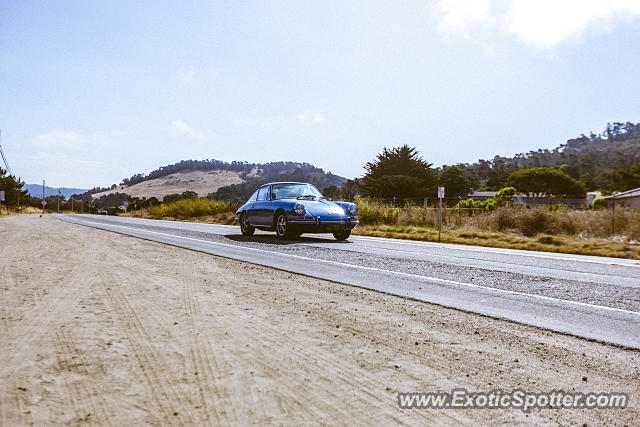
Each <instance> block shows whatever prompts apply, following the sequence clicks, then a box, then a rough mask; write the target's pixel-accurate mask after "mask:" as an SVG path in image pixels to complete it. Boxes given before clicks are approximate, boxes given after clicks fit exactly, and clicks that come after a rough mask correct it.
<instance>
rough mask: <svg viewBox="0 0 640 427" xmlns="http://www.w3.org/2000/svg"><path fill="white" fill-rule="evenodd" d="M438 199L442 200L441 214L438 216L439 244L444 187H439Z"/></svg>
mask: <svg viewBox="0 0 640 427" xmlns="http://www.w3.org/2000/svg"><path fill="white" fill-rule="evenodd" d="M438 199H440V213H439V214H438V243H440V233H442V199H444V187H438Z"/></svg>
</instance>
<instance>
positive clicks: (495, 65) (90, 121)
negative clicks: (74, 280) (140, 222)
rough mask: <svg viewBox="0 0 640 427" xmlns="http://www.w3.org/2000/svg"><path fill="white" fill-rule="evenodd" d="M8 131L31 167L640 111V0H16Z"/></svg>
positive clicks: (3, 60)
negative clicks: (396, 0) (397, 0)
mask: <svg viewBox="0 0 640 427" xmlns="http://www.w3.org/2000/svg"><path fill="white" fill-rule="evenodd" d="M0 17H1V19H0V129H1V130H2V139H1V140H0V144H1V145H2V148H3V149H4V152H5V155H6V156H7V160H8V161H9V164H10V166H11V169H12V170H13V172H14V173H15V174H16V175H17V176H20V177H21V178H22V179H23V180H25V181H26V182H28V183H38V182H42V179H46V180H47V185H51V186H65V187H80V188H91V187H95V186H109V185H111V184H113V183H119V182H120V181H121V180H122V179H123V178H126V177H130V176H131V175H133V174H136V173H148V172H150V171H151V170H154V169H156V168H157V167H160V166H163V165H167V164H171V163H175V162H178V161H180V160H184V159H220V160H226V161H231V160H240V161H248V162H260V163H262V162H269V161H286V160H289V161H300V162H309V163H312V164H314V165H316V166H318V167H321V168H323V169H325V170H326V171H331V172H333V173H336V174H339V175H342V176H345V177H348V178H353V177H356V176H361V175H362V174H363V173H364V169H363V167H364V165H365V164H366V163H367V162H368V161H371V160H373V159H374V158H375V156H376V154H377V153H379V152H380V151H381V150H382V148H383V147H393V146H398V145H402V144H409V145H411V146H414V147H416V148H417V149H418V150H419V151H420V154H421V155H422V156H423V157H424V158H425V159H426V160H428V161H429V162H431V163H433V164H434V166H441V165H444V164H448V165H450V164H455V163H459V162H474V161H476V160H478V159H491V158H493V156H495V155H497V154H499V155H505V156H511V155H514V154H516V153H520V152H527V151H530V150H537V149H539V148H553V147H556V146H557V145H559V144H562V143H564V142H566V140H567V139H570V138H574V137H577V136H578V135H580V134H581V133H585V134H588V133H589V132H590V131H595V132H596V133H598V132H601V131H602V130H603V129H604V127H605V125H606V123H607V122H614V121H620V122H626V121H632V122H640V78H639V77H638V76H640V1H638V0H432V1H427V0H423V1H417V0H415V1H411V0H405V1H399V2H395V1H392V2H390V1H375V0H367V1H356V0H350V1H330V0H325V1H316V2H309V1H287V2H285V1H278V0H273V1H255V2H254V1H243V2H236V1H175V2H173V1H135V2H131V1H128V0H127V1H117V0H111V1H108V2H104V1H90V0H81V1H66V0H59V1H46V0H45V1H31V0H1V1H0Z"/></svg>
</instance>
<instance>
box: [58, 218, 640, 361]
mask: <svg viewBox="0 0 640 427" xmlns="http://www.w3.org/2000/svg"><path fill="white" fill-rule="evenodd" d="M56 217H58V218H59V219H62V220H65V221H69V222H73V223H76V224H80V225H85V226H90V227H96V228H101V229H104V230H108V231H113V232H117V233H122V234H126V235H130V236H135V237H139V238H143V239H147V240H153V241H156V242H161V243H166V244H170V245H174V246H179V247H184V248H188V249H193V250H198V251H202V252H206V253H210V254H213V255H218V256H223V257H227V258H233V259H237V260H241V261H246V262H250V263H254V264H259V265H265V266H269V267H274V268H278V269H281V270H285V271H289V272H292V273H297V274H303V275H307V276H312V277H317V278H321V279H326V280H330V281H334V282H338V283H343V284H347V285H353V286H358V287H362V288H367V289H372V290H376V291H380V292H385V293H389V294H393V295H398V296H402V297H407V298H412V299H416V300H419V301H424V302H429V303H435V304H440V305H443V306H446V307H452V308H456V309H460V310H464V311H469V312H473V313H478V314H483V315H487V316H492V317H496V318H502V319H507V320H511V321H515V322H518V323H523V324H527V325H532V326H537V327H540V328H544V329H548V330H552V331H557V332H562V333H567V334H571V335H575V336H579V337H583V338H587V339H592V340H596V341H601V342H606V343H611V344H616V345H620V346H624V347H629V348H636V349H640V262H638V261H634V260H624V259H618V258H605V257H593V256H579V255H567V254H553V253H546V252H532V251H520V250H507V249H493V248H484V247H478V246H464V245H450V244H436V243H427V242H411V241H403V240H395V239H382V238H372V237H363V236H352V237H351V238H350V239H349V240H348V241H346V242H337V241H335V240H334V239H333V236H331V235H305V236H306V237H305V236H303V237H302V238H300V239H297V240H293V241H281V240H278V239H276V238H275V235H274V234H273V233H262V232H259V231H258V232H256V235H255V236H253V237H244V236H242V235H241V234H240V230H239V228H238V227H234V226H225V225H213V224H199V223H185V222H173V221H155V220H145V219H138V218H122V217H105V216H94V215H56ZM399 332H401V331H399Z"/></svg>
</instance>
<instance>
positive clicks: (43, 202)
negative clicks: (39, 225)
mask: <svg viewBox="0 0 640 427" xmlns="http://www.w3.org/2000/svg"><path fill="white" fill-rule="evenodd" d="M46 204H47V202H46V201H45V200H44V179H43V180H42V213H43V214H44V205H46Z"/></svg>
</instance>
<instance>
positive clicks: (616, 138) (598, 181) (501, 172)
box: [456, 123, 640, 191]
mask: <svg viewBox="0 0 640 427" xmlns="http://www.w3.org/2000/svg"><path fill="white" fill-rule="evenodd" d="M639 160H640V123H638V124H634V123H613V124H608V125H607V127H606V129H605V130H604V131H603V132H602V133H601V134H594V133H593V132H591V134H590V135H589V136H585V135H580V136H579V137H578V138H575V139H570V140H568V141H567V143H566V144H561V145H560V146H558V147H556V148H554V149H553V150H547V149H545V150H538V151H530V152H528V153H526V154H525V153H521V154H517V155H515V156H513V157H502V156H495V157H494V158H493V159H492V160H479V161H478V162H475V163H473V164H469V163H466V164H459V165H456V166H459V167H461V168H462V169H464V170H465V172H466V175H467V177H468V178H469V179H470V180H471V182H472V186H473V187H474V188H475V189H488V190H497V189H499V188H501V187H502V186H503V184H504V183H505V181H506V178H507V176H508V175H509V174H510V173H511V172H513V171H515V170H518V169H527V168H535V167H559V168H560V169H562V170H563V171H564V172H565V173H567V174H568V175H570V176H572V177H573V178H575V179H577V180H580V181H582V182H583V183H584V184H585V185H586V187H587V190H588V191H592V190H601V189H614V188H611V182H610V179H609V178H608V174H610V173H611V172H614V171H616V170H619V169H622V168H627V167H630V166H631V165H633V164H635V163H636V162H638V161H639Z"/></svg>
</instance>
